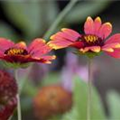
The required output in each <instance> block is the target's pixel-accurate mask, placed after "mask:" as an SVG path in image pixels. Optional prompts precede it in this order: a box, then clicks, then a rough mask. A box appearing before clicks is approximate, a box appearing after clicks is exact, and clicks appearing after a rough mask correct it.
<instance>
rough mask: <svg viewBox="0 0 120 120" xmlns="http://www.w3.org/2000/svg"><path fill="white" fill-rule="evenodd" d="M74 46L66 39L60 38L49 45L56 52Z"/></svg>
mask: <svg viewBox="0 0 120 120" xmlns="http://www.w3.org/2000/svg"><path fill="white" fill-rule="evenodd" d="M72 44H73V42H71V41H69V40H67V39H64V38H59V37H58V38H56V39H53V40H51V41H50V42H48V45H49V46H50V47H51V48H53V49H55V50H57V49H61V48H66V47H68V46H70V45H72Z"/></svg>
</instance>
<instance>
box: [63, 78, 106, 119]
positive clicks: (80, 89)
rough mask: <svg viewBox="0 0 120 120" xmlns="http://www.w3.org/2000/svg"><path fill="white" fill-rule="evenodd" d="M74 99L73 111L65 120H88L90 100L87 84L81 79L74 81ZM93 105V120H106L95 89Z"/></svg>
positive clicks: (93, 91)
mask: <svg viewBox="0 0 120 120" xmlns="http://www.w3.org/2000/svg"><path fill="white" fill-rule="evenodd" d="M73 99H74V100H73V109H72V110H71V111H70V112H69V113H67V114H66V115H65V116H64V117H63V120H86V119H87V114H86V113H87V100H88V99H87V83H85V82H84V81H82V80H80V78H76V79H74V90H73ZM91 104H92V108H91V120H105V119H106V117H105V113H104V109H103V105H102V103H101V100H100V97H99V94H98V93H97V91H96V89H95V88H94V87H93V89H92V103H91Z"/></svg>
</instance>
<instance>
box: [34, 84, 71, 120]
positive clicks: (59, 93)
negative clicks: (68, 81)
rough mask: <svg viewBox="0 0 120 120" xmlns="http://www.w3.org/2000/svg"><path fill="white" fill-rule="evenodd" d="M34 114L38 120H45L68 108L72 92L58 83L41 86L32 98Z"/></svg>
mask: <svg viewBox="0 0 120 120" xmlns="http://www.w3.org/2000/svg"><path fill="white" fill-rule="evenodd" d="M33 101H34V102H33V104H34V110H35V115H36V117H37V118H38V119H39V120H46V119H48V118H51V117H52V116H54V115H60V114H62V113H65V112H67V111H68V110H70V108H71V106H72V94H71V92H69V91H67V90H66V89H64V88H63V87H62V86H59V85H50V86H46V87H43V88H42V89H40V91H39V92H38V93H37V95H36V96H35V98H34V100H33Z"/></svg>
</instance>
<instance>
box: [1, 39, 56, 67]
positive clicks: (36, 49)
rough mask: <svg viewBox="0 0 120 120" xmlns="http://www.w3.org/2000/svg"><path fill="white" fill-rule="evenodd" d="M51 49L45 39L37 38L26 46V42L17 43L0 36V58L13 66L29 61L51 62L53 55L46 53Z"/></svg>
mask: <svg viewBox="0 0 120 120" xmlns="http://www.w3.org/2000/svg"><path fill="white" fill-rule="evenodd" d="M50 51H51V48H50V47H49V46H48V45H47V44H46V43H45V40H43V39H40V38H37V39H35V40H34V41H33V42H32V43H31V44H30V45H29V46H28V47H27V46H26V43H25V42H23V41H21V42H19V43H17V44H15V43H13V42H12V41H10V40H8V39H5V38H0V59H2V60H4V61H6V63H9V64H10V63H11V64H10V65H11V66H12V67H13V66H14V64H15V65H16V66H19V65H20V66H22V65H23V66H24V65H25V63H29V62H42V63H51V62H50V61H51V60H53V59H55V56H54V55H53V56H48V55H46V54H47V53H48V52H50Z"/></svg>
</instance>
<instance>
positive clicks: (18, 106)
mask: <svg viewBox="0 0 120 120" xmlns="http://www.w3.org/2000/svg"><path fill="white" fill-rule="evenodd" d="M14 74H15V79H16V81H17V84H18V94H17V115H18V120H22V114H21V104H20V89H19V81H18V76H17V70H15V71H14Z"/></svg>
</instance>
